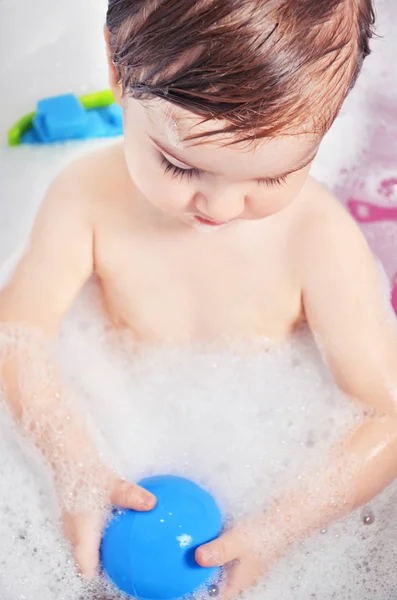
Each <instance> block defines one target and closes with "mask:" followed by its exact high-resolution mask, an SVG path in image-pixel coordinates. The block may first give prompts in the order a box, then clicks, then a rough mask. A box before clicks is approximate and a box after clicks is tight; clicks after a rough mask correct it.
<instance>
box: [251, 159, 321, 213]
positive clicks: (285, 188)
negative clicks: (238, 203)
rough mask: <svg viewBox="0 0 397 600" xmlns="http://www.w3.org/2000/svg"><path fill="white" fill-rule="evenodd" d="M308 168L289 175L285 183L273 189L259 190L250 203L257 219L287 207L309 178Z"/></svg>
mask: <svg viewBox="0 0 397 600" xmlns="http://www.w3.org/2000/svg"><path fill="white" fill-rule="evenodd" d="M309 171H310V167H306V168H305V169H303V170H302V171H299V172H298V173H294V174H293V175H291V176H290V177H289V178H288V180H287V182H286V183H285V184H284V185H282V186H280V187H275V188H268V189H260V188H259V191H258V194H257V195H256V196H255V197H253V199H252V201H251V203H250V210H251V212H252V213H253V214H254V215H255V216H257V217H266V216H268V215H272V214H275V213H277V212H279V211H281V210H283V208H286V207H287V206H289V205H290V204H291V203H292V202H293V201H294V200H295V198H296V197H297V196H298V195H299V193H300V192H301V191H302V188H303V186H304V185H305V183H306V181H307V178H308V176H309Z"/></svg>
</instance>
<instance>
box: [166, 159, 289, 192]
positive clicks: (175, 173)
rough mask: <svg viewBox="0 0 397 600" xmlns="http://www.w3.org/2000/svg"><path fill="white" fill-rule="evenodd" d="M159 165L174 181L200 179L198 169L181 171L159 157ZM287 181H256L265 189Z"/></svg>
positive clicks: (277, 178) (280, 178)
mask: <svg viewBox="0 0 397 600" xmlns="http://www.w3.org/2000/svg"><path fill="white" fill-rule="evenodd" d="M161 164H162V166H163V168H164V173H165V174H166V175H167V174H168V173H171V175H172V177H173V178H176V179H178V178H179V179H186V180H187V181H191V180H192V179H193V177H200V174H201V171H199V169H181V167H177V166H176V165H173V164H172V163H170V161H169V160H167V159H166V158H165V156H161ZM286 181H287V175H284V176H282V177H275V178H273V179H272V178H268V179H258V180H257V183H258V185H266V186H267V187H272V188H275V187H279V186H281V185H284V184H285V182H286Z"/></svg>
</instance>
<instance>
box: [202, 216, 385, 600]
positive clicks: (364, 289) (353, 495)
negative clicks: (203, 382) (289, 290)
mask: <svg viewBox="0 0 397 600" xmlns="http://www.w3.org/2000/svg"><path fill="white" fill-rule="evenodd" d="M317 221H318V222H312V223H309V224H308V226H307V228H306V230H305V229H302V232H301V237H300V240H301V243H300V251H301V256H300V261H301V262H300V264H301V265H302V266H303V303H304V308H305V312H306V316H307V319H308V322H309V324H310V326H311V328H312V330H313V332H314V335H315V337H316V339H317V340H318V343H319V347H320V348H321V350H322V352H323V353H324V356H325V359H326V361H327V363H328V364H329V366H330V368H331V370H332V372H333V374H334V376H335V378H336V380H337V382H338V384H339V385H340V387H341V388H342V389H343V390H344V391H345V392H347V393H348V394H350V395H351V396H353V397H355V398H357V399H359V400H361V401H362V402H363V403H364V406H366V407H367V409H368V411H367V412H368V417H367V418H366V419H365V421H364V422H363V423H362V424H361V426H358V427H357V429H356V431H355V432H353V433H352V434H351V435H350V436H349V437H348V438H347V439H344V440H342V441H341V443H340V444H339V445H338V447H337V448H335V449H334V453H333V455H332V456H331V458H330V461H329V463H328V464H326V465H324V466H323V468H322V469H321V472H320V473H316V474H313V475H312V476H309V477H307V478H306V479H305V482H304V483H301V484H300V485H298V486H296V487H295V489H293V490H291V493H290V494H288V496H285V497H282V498H280V499H279V501H278V502H277V503H276V504H275V505H274V506H272V507H270V508H269V510H268V511H266V513H265V514H264V516H263V517H262V518H261V519H259V520H256V521H255V522H253V523H251V524H250V523H247V524H246V529H245V530H244V526H243V525H242V526H241V527H237V528H235V529H234V530H231V531H229V532H227V533H226V534H225V535H224V536H223V537H221V538H220V539H219V540H218V541H216V542H213V543H212V544H209V545H208V546H207V547H204V549H203V550H200V551H199V552H198V558H199V560H200V563H201V564H203V565H208V566H209V565H212V564H225V563H227V562H230V561H231V560H234V559H240V562H239V564H238V565H237V566H236V567H235V568H234V569H233V570H232V571H231V573H230V579H229V581H228V589H227V591H226V595H225V598H232V597H233V596H235V595H236V594H237V592H238V591H239V590H241V589H242V588H244V587H247V586H248V585H251V584H252V583H254V581H255V580H256V579H257V578H258V576H259V575H260V574H261V572H264V571H265V570H266V569H267V568H268V567H269V566H270V565H271V563H272V561H273V560H274V559H276V558H277V556H278V555H280V554H282V553H283V552H284V551H285V549H286V548H288V546H289V545H290V544H291V543H292V542H294V541H295V540H297V539H299V538H302V537H304V536H306V535H309V534H310V533H311V532H313V531H314V530H316V529H318V528H321V527H324V526H325V525H326V524H327V523H329V522H330V521H332V520H335V519H338V518H340V517H341V516H343V515H344V514H345V513H347V512H349V511H351V510H353V509H355V508H357V507H359V506H360V505H362V504H364V503H366V502H368V501H369V500H371V499H372V498H373V497H374V496H375V495H376V494H378V493H379V492H380V491H382V490H383V489H384V488H385V487H386V486H387V485H389V484H390V483H391V482H392V481H393V479H395V478H396V477H397V324H396V321H395V319H394V318H393V316H392V315H391V309H390V307H389V306H388V301H387V298H385V294H384V291H383V290H382V289H381V285H380V274H379V270H378V269H377V266H376V264H375V261H374V259H373V257H372V255H371V252H370V250H369V248H368V246H367V244H366V242H365V240H364V237H363V235H362V234H361V232H360V231H359V230H358V228H357V226H356V225H355V224H354V223H353V222H352V221H351V220H350V218H348V217H347V216H346V215H345V214H344V212H342V209H341V208H339V207H335V210H333V211H332V212H331V214H330V215H329V218H328V219H324V218H319V219H317ZM259 547H261V548H262V550H261V551H259V552H257V553H256V552H255V550H256V549H259ZM205 550H207V552H208V553H209V556H207V555H206V554H204V551H205Z"/></svg>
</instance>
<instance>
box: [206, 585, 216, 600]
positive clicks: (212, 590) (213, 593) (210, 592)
mask: <svg viewBox="0 0 397 600" xmlns="http://www.w3.org/2000/svg"><path fill="white" fill-rule="evenodd" d="M208 595H209V596H211V598H216V597H217V596H219V587H218V586H217V585H215V584H213V585H210V586H209V588H208Z"/></svg>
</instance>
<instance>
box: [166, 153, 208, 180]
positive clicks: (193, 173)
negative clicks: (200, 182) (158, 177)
mask: <svg viewBox="0 0 397 600" xmlns="http://www.w3.org/2000/svg"><path fill="white" fill-rule="evenodd" d="M161 164H162V165H163V168H164V173H165V174H166V175H167V174H168V173H170V174H171V175H172V177H173V178H174V179H175V178H179V179H186V180H187V181H190V180H191V179H193V177H200V173H201V171H200V170H199V169H182V168H181V167H177V166H176V165H173V164H172V163H170V161H169V160H167V159H166V158H165V156H163V155H161Z"/></svg>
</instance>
